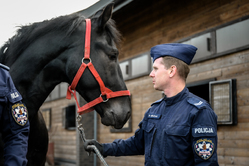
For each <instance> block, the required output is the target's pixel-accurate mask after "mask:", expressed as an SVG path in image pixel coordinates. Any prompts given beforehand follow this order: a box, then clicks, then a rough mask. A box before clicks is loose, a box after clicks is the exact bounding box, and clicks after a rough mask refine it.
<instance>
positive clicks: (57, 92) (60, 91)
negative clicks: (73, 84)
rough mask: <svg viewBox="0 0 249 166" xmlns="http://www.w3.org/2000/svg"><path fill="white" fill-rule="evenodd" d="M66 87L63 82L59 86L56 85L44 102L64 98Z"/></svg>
mask: <svg viewBox="0 0 249 166" xmlns="http://www.w3.org/2000/svg"><path fill="white" fill-rule="evenodd" d="M67 87H68V84H67V83H65V82H63V83H60V84H59V85H57V86H56V87H55V88H54V90H53V91H52V92H51V93H50V94H49V96H48V97H47V99H46V102H47V101H51V100H56V99H60V98H63V97H66V95H67Z"/></svg>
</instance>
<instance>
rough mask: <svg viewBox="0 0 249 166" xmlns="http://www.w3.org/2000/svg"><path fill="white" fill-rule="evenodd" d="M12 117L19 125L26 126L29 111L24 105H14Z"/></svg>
mask: <svg viewBox="0 0 249 166" xmlns="http://www.w3.org/2000/svg"><path fill="white" fill-rule="evenodd" d="M12 116H13V118H14V120H15V121H16V123H17V124H19V125H21V126H24V125H25V124H26V123H27V122H28V110H27V108H26V106H25V105H24V104H22V103H17V104H14V105H12Z"/></svg>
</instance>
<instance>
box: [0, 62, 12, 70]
mask: <svg viewBox="0 0 249 166" xmlns="http://www.w3.org/2000/svg"><path fill="white" fill-rule="evenodd" d="M0 67H1V68H3V69H5V70H8V71H9V70H10V68H9V67H8V66H5V65H3V64H2V63H0Z"/></svg>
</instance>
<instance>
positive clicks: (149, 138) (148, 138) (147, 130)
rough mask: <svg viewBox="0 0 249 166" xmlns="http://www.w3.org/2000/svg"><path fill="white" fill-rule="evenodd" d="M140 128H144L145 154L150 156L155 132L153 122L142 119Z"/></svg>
mask: <svg viewBox="0 0 249 166" xmlns="http://www.w3.org/2000/svg"><path fill="white" fill-rule="evenodd" d="M142 129H143V130H144V144H145V156H148V157H150V156H151V150H152V145H153V140H154V136H155V132H156V128H155V124H154V123H150V122H147V121H144V122H143V123H142Z"/></svg>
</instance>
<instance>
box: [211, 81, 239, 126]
mask: <svg viewBox="0 0 249 166" xmlns="http://www.w3.org/2000/svg"><path fill="white" fill-rule="evenodd" d="M209 90H210V92H209V97H210V99H209V100H210V104H211V106H212V108H213V109H214V112H215V113H216V115H217V116H218V124H224V125H229V124H230V125H233V124H237V106H236V80H234V79H229V80H222V81H213V82H210V83H209Z"/></svg>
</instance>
